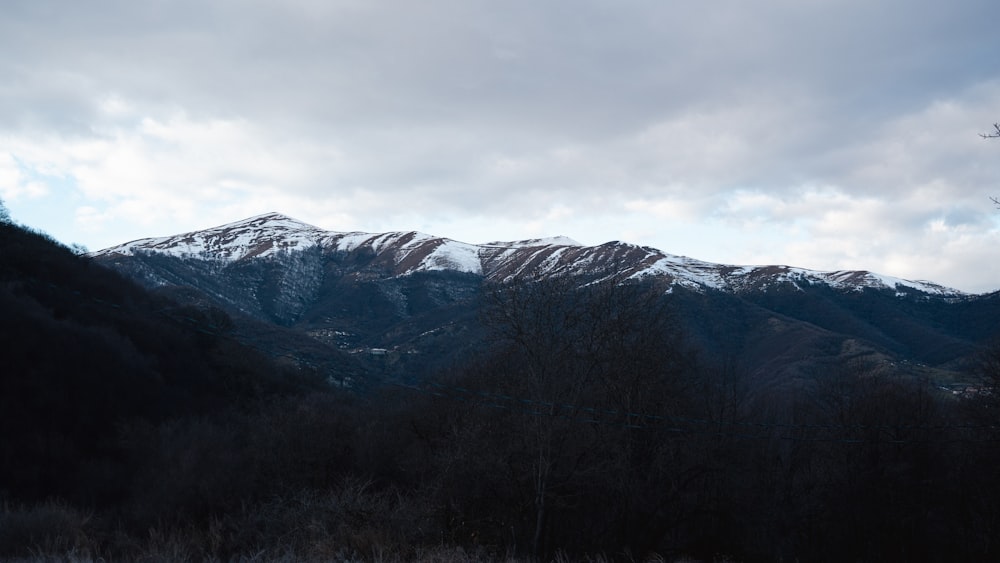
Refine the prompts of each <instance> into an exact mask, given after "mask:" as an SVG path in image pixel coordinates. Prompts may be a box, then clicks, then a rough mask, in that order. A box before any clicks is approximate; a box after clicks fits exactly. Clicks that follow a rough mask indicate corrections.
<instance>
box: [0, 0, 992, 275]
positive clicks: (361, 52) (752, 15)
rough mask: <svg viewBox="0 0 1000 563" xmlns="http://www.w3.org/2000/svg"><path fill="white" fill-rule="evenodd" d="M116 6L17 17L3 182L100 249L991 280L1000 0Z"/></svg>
mask: <svg viewBox="0 0 1000 563" xmlns="http://www.w3.org/2000/svg"><path fill="white" fill-rule="evenodd" d="M102 8H103V9H100V10H98V9H95V8H93V7H91V6H84V5H83V4H81V3H78V2H69V1H60V0H32V1H31V2H27V1H26V0H25V1H19V0H14V1H13V2H11V3H10V5H9V6H5V17H4V18H0V53H3V54H0V72H2V73H3V74H4V76H6V77H8V79H7V80H5V81H4V84H3V85H0V190H2V191H0V197H4V199H6V200H11V202H12V203H14V204H16V205H26V206H27V205H29V203H30V202H35V203H37V204H38V205H36V206H35V207H33V208H32V209H33V210H34V211H33V215H32V217H34V218H38V219H39V220H40V221H41V224H38V225H37V226H38V227H40V228H43V229H46V230H50V231H52V232H53V233H57V234H59V233H64V234H63V236H65V237H67V238H68V239H69V240H73V241H82V242H85V243H86V244H87V245H88V246H90V247H94V248H96V247H100V246H102V245H107V244H113V243H117V242H122V241H123V240H126V239H128V238H136V237H139V236H148V235H159V234H169V233H173V232H177V231H181V230H187V229H194V228H200V227H205V226H208V225H212V224H218V223H222V222H225V221H229V220H234V219H237V218H240V217H244V216H247V215H251V214H255V213H260V212H263V211H269V210H277V211H282V212H285V213H288V214H291V215H294V216H297V217H299V218H301V219H303V220H307V221H312V222H314V223H317V224H319V225H321V226H324V227H327V228H332V229H340V230H350V229H361V230H390V229H408V228H416V229H420V230H424V231H429V232H433V233H434V234H440V235H443V236H452V237H455V238H459V239H466V240H469V241H473V242H474V241H481V240H492V239H502V238H507V239H514V238H526V237H529V236H544V235H550V234H564V235H567V236H570V237H573V238H576V239H578V240H581V241H584V242H591V243H600V242H604V241H606V240H612V239H624V240H631V241H633V242H638V243H641V244H648V245H652V246H656V247H659V248H662V249H663V250H665V251H668V252H677V253H682V254H688V255H692V256H696V257H699V258H704V259H711V260H717V261H726V262H731V263H748V262H757V263H759V262H761V261H768V262H772V261H773V262H780V263H788V264H794V265H802V266H807V267H814V268H820V269H833V268H870V269H875V270H878V271H881V272H882V273H886V274H891V275H900V276H903V277H924V278H932V279H936V280H938V281H942V282H946V283H951V284H954V285H957V286H959V287H962V288H965V289H977V290H982V289H988V288H991V287H1000V271H998V270H996V269H993V268H992V266H990V264H992V263H993V262H996V261H995V260H987V257H989V256H990V253H991V252H992V251H993V249H995V248H997V246H996V242H997V241H996V229H997V217H996V215H997V212H996V211H995V210H994V209H993V207H992V205H991V204H990V202H989V199H988V197H989V196H991V195H1000V186H998V184H997V178H1000V158H997V157H998V154H1000V143H990V142H986V141H983V140H982V139H980V138H979V137H977V136H976V133H978V132H980V131H983V130H985V129H987V128H988V127H989V125H990V124H991V123H993V122H995V121H997V120H998V119H1000V115H997V114H996V111H997V110H996V108H998V107H1000V62H998V61H1000V59H998V58H997V57H996V56H995V55H996V53H997V52H998V50H1000V37H998V36H997V34H995V33H994V32H993V30H992V28H991V25H992V23H993V22H995V21H996V20H997V19H998V18H997V16H1000V6H998V5H996V4H995V2H989V1H987V0H958V1H957V2H952V3H948V4H942V3H940V2H931V1H930V0H915V1H912V0H911V1H906V2H904V1H903V0H887V1H885V2H876V3H872V2H862V1H861V0H847V1H841V2H809V3H803V2H787V1H783V0H780V1H779V0H767V1H765V2H762V3H756V4H754V5H752V6H751V5H749V4H747V3H745V2H738V1H735V0H731V1H725V2H723V3H722V4H710V3H700V4H699V3H691V4H684V5H677V4H676V3H655V2H625V3H614V4H612V3H607V2H603V1H599V0H583V1H581V2H572V3H569V2H564V1H562V0H556V1H553V2H543V3H539V2H529V1H526V0H525V1H521V0H514V1H511V2H505V3H503V4H502V5H498V4H496V3H493V2H485V1H481V0H468V1H463V2H455V1H450V0H431V1H429V2H424V3H421V4H420V5H416V4H411V3H406V2H390V3H389V4H385V3H373V2H360V1H356V0H336V1H329V2H318V1H313V0H290V1H289V2H284V3H280V4H278V3H271V2H257V1H250V2H229V1H225V2H213V3H209V4H205V3H203V2H201V3H200V2H193V1H191V0H180V1H178V2H171V3H169V5H168V4H157V3H153V4H150V3H136V2H124V1H119V0H104V1H103V3H102ZM12 163H13V164H12ZM15 200H17V201H15ZM42 203H50V204H51V205H50V207H51V209H53V210H59V212H56V211H52V212H46V211H45V210H44V209H42V207H43V206H42ZM63 207H67V208H69V209H68V211H66V210H63ZM20 209H23V210H25V211H24V212H27V210H28V207H21V208H20ZM20 209H12V212H14V214H15V215H17V212H18V211H20ZM46 221H48V222H46ZM74 229H78V232H77V231H75V230H74ZM494 231H495V232H494ZM631 237H635V240H633V239H632V238H631ZM977 261H980V262H981V263H979V264H977ZM922 269H924V270H922ZM991 279H992V280H993V281H992V282H991V281H990V280H991Z"/></svg>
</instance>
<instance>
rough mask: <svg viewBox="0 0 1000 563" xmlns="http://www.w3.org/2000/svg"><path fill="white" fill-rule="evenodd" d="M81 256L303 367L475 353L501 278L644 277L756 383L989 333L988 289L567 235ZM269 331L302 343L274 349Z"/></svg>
mask: <svg viewBox="0 0 1000 563" xmlns="http://www.w3.org/2000/svg"><path fill="white" fill-rule="evenodd" d="M91 257H92V258H93V260H95V261H96V262H98V263H100V264H103V265H105V266H108V267H110V268H112V269H115V270H117V271H119V272H121V273H122V274H124V275H126V276H128V277H131V278H132V279H134V280H136V281H138V282H140V283H141V284H143V285H145V286H147V287H150V288H158V290H159V291H163V292H166V293H168V294H170V295H171V296H172V297H173V298H175V299H178V300H180V301H181V302H182V303H185V304H187V305H190V306H194V307H204V306H215V307H221V308H223V309H225V310H226V311H228V312H229V314H231V315H232V316H233V318H234V319H236V322H235V326H236V327H237V328H236V329H234V330H235V331H236V332H235V333H236V334H237V335H238V336H239V338H241V339H242V340H244V341H245V342H248V343H250V344H251V345H254V346H257V347H259V348H261V349H266V350H271V351H272V352H273V353H274V354H275V355H276V356H281V357H282V358H289V357H291V358H296V359H298V361H300V362H302V361H309V362H313V363H315V362H316V361H315V360H314V358H319V357H322V356H323V353H322V351H321V349H322V348H323V347H327V348H328V349H329V350H331V351H332V352H333V353H335V354H341V355H343V354H345V353H347V354H354V357H355V358H364V359H366V361H370V362H375V364H376V371H377V372H379V373H383V374H389V375H392V376H399V377H403V376H405V377H419V374H422V373H423V374H426V373H431V372H433V371H434V370H435V369H437V368H438V367H441V366H445V365H448V363H449V362H451V361H453V359H454V358H456V357H459V356H460V355H461V354H466V353H475V352H474V351H473V350H471V348H474V347H475V346H481V345H483V344H482V343H483V342H485V341H486V339H485V335H484V333H483V330H484V327H483V325H482V323H481V322H480V317H479V312H480V311H481V307H482V306H483V304H484V300H483V297H484V296H485V293H484V292H485V291H486V290H487V289H488V288H489V287H490V285H491V282H504V281H509V280H514V279H527V280H545V279H549V278H553V277H558V276H566V277H571V278H573V279H575V280H578V282H579V285H580V286H581V287H582V286H585V285H588V284H592V283H594V282H598V281H602V280H607V281H611V282H615V283H628V282H630V281H643V282H646V283H648V284H649V285H651V286H653V287H656V288H657V289H658V290H660V289H662V291H663V293H664V295H667V294H669V295H670V297H669V299H670V302H671V307H672V310H673V311H674V312H675V313H676V314H677V317H678V319H679V322H680V323H681V324H682V325H684V328H685V331H686V333H687V335H688V336H689V337H690V338H691V340H693V341H695V342H697V343H698V345H699V347H700V348H702V349H703V350H705V351H706V353H707V354H708V355H710V356H712V357H729V358H738V359H739V361H740V362H742V365H745V366H746V369H748V370H750V371H751V372H753V373H756V374H759V375H760V376H761V377H762V378H766V379H767V378H785V379H786V380H790V379H789V378H791V379H794V378H799V377H809V374H810V373H813V372H816V371H817V370H818V369H819V368H818V367H817V366H821V365H829V363H830V362H837V361H841V360H843V359H844V358H845V357H850V358H852V359H856V358H859V357H867V358H876V359H877V361H880V362H883V361H887V362H895V365H914V366H915V365H933V366H947V365H951V364H950V363H949V362H956V361H959V360H960V359H961V358H964V357H965V356H966V355H968V354H970V353H972V351H974V350H975V348H976V346H977V343H978V341H977V339H979V338H982V335H984V334H992V333H993V332H995V331H997V330H1000V321H998V319H1000V293H998V294H993V295H983V296H978V295H965V294H963V293H961V292H959V291H957V290H953V289H949V288H946V287H942V286H940V285H937V284H933V283H930V282H923V281H910V280H903V279H898V278H892V277H888V276H882V275H878V274H874V273H871V272H864V271H838V272H819V271H812V270H806V269H802V268H793V267H789V266H733V265H722V264H712V263H709V262H704V261H700V260H695V259H693V258H687V257H683V256H675V255H671V254H667V253H665V252H662V251H660V250H657V249H654V248H649V247H643V246H637V245H634V244H628V243H624V242H608V243H605V244H600V245H597V246H585V245H582V244H580V243H578V242H575V241H573V240H571V239H568V238H565V237H555V238H547V239H532V240H522V241H512V242H490V243H484V244H469V243H465V242H459V241H455V240H451V239H447V238H443V237H438V236H432V235H428V234H424V233H419V232H413V231H408V232H390V233H360V232H335V231H326V230H323V229H320V228H318V227H315V226H313V225H309V224H306V223H303V222H301V221H297V220H295V219H292V218H289V217H286V216H284V215H280V214H277V213H268V214H265V215H260V216H257V217H251V218H249V219H244V220H242V221H237V222H235V223H230V224H227V225H222V226H219V227H215V228H211V229H205V230H201V231H196V232H191V233H184V234H180V235H175V236H168V237H161V238H149V239H143V240H137V241H133V242H130V243H127V244H123V245H120V246H116V247H113V248H108V249H105V250H100V251H97V252H94V253H92V254H91ZM484 282H486V283H484ZM262 327H272V328H273V330H271V329H267V330H265V329H264V328H262ZM275 330H278V331H284V332H281V334H285V335H289V334H296V335H299V336H298V337H297V338H301V342H300V343H298V344H293V342H294V341H295V338H291V339H289V338H284V337H283V339H282V340H281V342H283V344H280V345H278V344H276V340H275V338H274V336H273V335H274V334H277V333H276V332H275ZM371 351H377V352H378V353H377V354H376V353H370V352H371ZM303 358H306V359H303ZM308 358H313V359H308ZM380 370H381V371H380ZM820 371H821V370H820Z"/></svg>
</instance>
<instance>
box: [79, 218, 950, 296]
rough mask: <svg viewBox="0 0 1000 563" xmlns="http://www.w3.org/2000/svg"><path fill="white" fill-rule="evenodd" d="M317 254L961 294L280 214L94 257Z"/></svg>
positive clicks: (621, 246)
mask: <svg viewBox="0 0 1000 563" xmlns="http://www.w3.org/2000/svg"><path fill="white" fill-rule="evenodd" d="M317 247H318V249H319V250H320V251H321V252H323V253H339V254H350V253H358V254H359V255H364V256H368V257H371V258H372V259H373V260H374V261H375V262H376V263H377V264H378V265H379V266H380V267H382V268H383V269H384V270H386V271H387V272H388V275H391V276H404V275H409V274H412V273H414V272H421V271H435V270H436V271H456V272H463V273H470V274H476V275H481V276H483V277H485V278H487V279H489V280H492V281H505V280H510V279H513V278H518V277H529V278H536V277H548V276H558V275H581V276H585V277H587V278H588V279H591V280H600V279H612V280H621V281H624V280H629V279H633V280H637V279H646V278H650V277H653V278H659V279H663V280H664V281H666V282H669V283H671V284H674V285H679V286H683V287H688V288H691V289H695V290H705V289H716V290H721V291H730V292H737V293H739V292H746V291H754V290H767V289H768V288H772V287H776V286H779V285H785V286H787V285H789V284H790V285H792V286H794V287H798V288H802V287H804V286H810V285H826V286H829V287H833V288H837V289H841V290H861V289H864V288H876V289H889V290H894V291H896V292H897V294H898V295H905V294H907V293H910V292H914V291H915V292H920V293H924V294H929V295H936V296H942V297H957V296H962V295H964V294H963V293H962V292H960V291H958V290H955V289H951V288H947V287H943V286H941V285H938V284H935V283H931V282H926V281H912V280H904V279H900V278H894V277H890V276H883V275H879V274H875V273H872V272H866V271H835V272H819V271H814V270H806V269H802V268H793V267H788V266H730V265H722V264H712V263H709V262H703V261H701V260H696V259H693V258H688V257H685V256H676V255H671V254H666V253H664V252H662V251H660V250H657V249H655V248H650V247H643V246H637V245H634V244H628V243H623V242H618V241H614V242H608V243H605V244H601V245H598V246H583V245H581V244H580V243H577V242H575V241H573V240H572V239H569V238H566V237H553V238H547V239H531V240H524V241H515V242H491V243H486V244H480V245H474V244H467V243H463V242H458V241H454V240H451V239H447V238H442V237H435V236H431V235H427V234H424V233H419V232H415V231H410V232H391V233H377V234H373V233H360V232H347V233H344V232H336V231H325V230H323V229H320V228H318V227H315V226H313V225H309V224H306V223H303V222H301V221H298V220H295V219H292V218H290V217H287V216H285V215H281V214H279V213H267V214H264V215H258V216H256V217H251V218H248V219H244V220H241V221H236V222H234V223H229V224H227V225H221V226H219V227H214V228H211V229H205V230H202V231H196V232H191V233H184V234H180V235H175V236H170V237H160V238H148V239H142V240H137V241H132V242H129V243H125V244H122V245H120V246H115V247H112V248H108V249H104V250H99V251H97V252H94V253H92V254H91V256H94V257H113V256H115V255H118V256H132V255H135V254H145V253H152V254H161V255H168V256H175V257H179V258H186V259H198V260H212V261H220V262H237V261H241V260H253V259H265V258H268V257H272V256H274V255H277V254H281V253H290V252H296V251H303V250H307V249H312V248H317Z"/></svg>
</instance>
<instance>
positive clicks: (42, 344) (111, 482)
mask: <svg viewBox="0 0 1000 563" xmlns="http://www.w3.org/2000/svg"><path fill="white" fill-rule="evenodd" d="M0 312H2V314H0V342H2V343H3V360H2V369H0V373H2V375H0V432H2V440H0V494H3V495H4V496H7V497H9V498H14V499H39V498H44V497H45V496H48V495H52V494H58V495H65V496H67V497H71V498H77V497H81V498H84V499H86V500H95V499H99V498H100V497H101V495H104V494H109V495H114V494H119V493H121V491H120V490H117V489H118V486H119V485H120V484H121V483H119V482H116V479H117V478H118V477H119V476H118V475H117V474H116V472H118V471H120V470H122V465H121V464H122V463H123V460H122V459H121V454H122V452H121V450H120V448H118V445H117V443H116V441H117V439H118V437H117V432H118V431H119V430H120V427H121V426H122V425H123V424H125V423H133V422H138V421H144V422H147V423H154V424H155V423H159V422H161V421H164V420H167V419H170V418H175V417H181V416H190V415H195V414H199V413H206V412H213V411H216V410H218V409H221V408H224V407H228V406H230V405H233V404H236V403H239V402H241V401H249V400H253V399H256V398H258V397H261V396H264V395H268V394H274V393H281V392H289V391H292V390H294V389H296V388H297V387H299V386H303V385H309V384H308V382H307V379H306V378H304V377H300V374H295V373H283V374H279V373H278V370H277V369H275V368H274V366H273V365H272V364H271V363H270V362H269V360H267V359H266V358H265V357H264V356H263V355H262V354H260V353H258V352H256V351H255V350H253V349H251V348H247V347H245V346H242V345H240V344H237V343H236V341H235V340H233V339H232V338H229V337H228V336H227V334H226V333H227V328H228V327H229V326H230V325H231V323H230V321H229V317H228V315H226V314H225V313H224V312H222V311H221V310H219V309H216V308H211V307H207V308H200V309H199V308H195V307H192V306H181V305H178V304H176V303H174V302H172V301H170V300H167V299H164V298H159V297H154V296H152V295H150V294H149V293H147V292H146V291H145V290H144V289H142V288H140V287H138V286H137V285H135V284H134V283H133V282H131V281H128V280H126V279H124V278H122V277H121V276H120V275H119V274H117V273H115V272H112V271H110V270H107V269H106V268H104V267H101V266H99V265H97V264H95V263H93V262H92V261H91V260H89V259H85V258H82V257H79V256H77V255H75V254H73V253H72V252H71V251H70V250H69V249H67V248H64V247H62V246H60V245H58V244H55V243H54V242H53V241H52V240H50V239H48V238H47V237H45V236H44V235H41V234H38V233H34V232H31V231H30V230H27V229H24V228H21V227H17V226H14V225H11V224H9V223H0Z"/></svg>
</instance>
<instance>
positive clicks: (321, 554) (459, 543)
mask: <svg viewBox="0 0 1000 563" xmlns="http://www.w3.org/2000/svg"><path fill="white" fill-rule="evenodd" d="M0 229H3V231H2V232H0V245H2V246H0V257H2V260H0V308H2V311H3V315H2V316H0V337H2V339H3V342H4V343H5V344H6V345H7V350H8V351H7V352H6V355H5V365H4V369H3V370H2V375H0V432H2V440H0V495H2V497H0V503H2V504H0V559H4V560H18V559H22V560H29V561H30V560H69V561H91V560H104V561H138V560H144V561H184V560H189V561H230V560H247V561H303V560H315V561H441V562H449V561H529V560H536V561H546V560H562V561H576V560H593V561H598V560H624V561H630V560H636V561H643V560H664V561H680V560H685V559H691V560H704V561H724V560H731V561H748V562H749V561H794V560H801V561H955V560H965V561H993V560H996V559H997V556H998V551H1000V482H998V480H997V479H996V468H997V467H998V466H1000V427H998V421H997V417H998V415H997V412H998V411H1000V395H998V394H997V393H996V392H995V390H996V389H997V388H998V387H997V386H996V383H998V382H1000V354H997V353H996V351H997V350H1000V347H987V348H985V349H984V353H983V355H982V356H981V357H980V358H978V360H977V362H975V364H974V369H973V372H970V376H971V375H975V376H976V378H977V379H976V380H977V381H979V382H981V383H980V384H979V386H978V387H977V389H976V390H975V391H976V392H975V393H972V392H970V393H968V394H965V395H961V394H960V395H956V394H953V393H950V392H947V393H946V392H943V391H941V390H939V389H937V388H936V387H935V386H934V384H933V383H932V382H930V381H924V380H921V379H919V378H915V377H913V376H911V375H909V374H907V373H903V372H900V371H898V369H897V367H896V366H893V365H890V364H884V363H874V362H866V361H864V360H861V359H858V360H857V361H853V362H847V363H845V364H844V365H839V366H832V367H831V368H830V369H829V370H828V373H824V374H821V376H818V377H815V378H812V379H809V380H803V381H791V382H785V383H784V384H782V385H777V386H771V387H762V386H761V385H759V384H757V382H755V381H754V380H752V379H751V378H749V377H748V376H747V375H746V374H744V373H742V372H741V370H740V369H739V362H738V358H728V359H727V360H726V361H721V360H718V359H717V358H714V357H713V356H712V354H711V351H710V350H694V349H692V348H691V347H690V346H688V345H687V344H685V341H684V338H683V335H682V334H681V333H680V331H679V330H678V329H677V328H676V323H675V320H676V319H674V318H672V316H671V309H670V307H669V302H667V301H664V300H663V299H662V294H663V292H662V288H655V287H643V286H640V285H630V286H619V285H601V284H598V285H594V286H591V287H589V288H587V289H585V290H579V289H575V288H574V287H572V286H570V285H567V284H566V282H560V281H555V282H546V283H541V282H531V283H523V284H515V285H508V286H503V287H495V288H489V291H486V292H485V295H487V298H486V300H485V302H484V303H483V315H482V320H483V323H484V324H485V325H486V326H487V327H488V329H489V334H490V335H491V337H490V338H491V339H490V340H489V341H488V342H487V343H486V344H484V346H482V347H480V348H478V350H479V352H477V353H475V354H472V355H470V356H468V357H466V358H464V360H463V361H462V362H459V363H457V364H455V365H453V366H451V367H450V368H448V369H442V370H440V371H439V373H437V374H436V376H435V377H433V378H431V379H428V380H421V381H407V380H398V381H394V382H390V383H389V384H386V385H385V386H383V387H381V388H378V389H372V390H370V391H365V392H352V391H337V390H331V389H329V388H327V387H326V386H325V385H323V384H322V381H323V379H324V378H325V375H326V374H322V373H310V372H309V371H308V370H302V369H293V368H288V367H285V368H282V367H279V366H276V365H275V364H274V363H272V362H271V361H270V360H268V359H267V358H265V357H263V355H261V354H259V353H257V352H255V351H254V350H252V349H249V348H246V347H245V346H243V345H241V344H239V343H238V342H236V341H235V340H233V339H231V338H229V336H228V334H227V327H228V326H229V323H227V317H226V315H225V313H223V312H221V311H218V310H214V309H211V308H193V307H188V308H183V307H178V306H176V305H174V304H171V303H169V302H167V301H164V300H162V299H160V298H157V297H154V296H150V295H149V294H147V293H145V292H142V291H141V290H139V289H138V288H136V287H134V286H133V285H131V284H129V283H128V282H126V281H125V280H123V279H121V278H120V277H118V276H116V275H114V274H112V273H110V272H107V271H106V270H103V269H101V268H98V267H96V266H94V265H93V264H91V263H89V262H87V261H86V260H82V259H80V258H78V257H75V256H73V255H72V253H70V252H69V251H68V250H66V249H62V248H60V247H58V246H56V245H53V244H52V243H51V242H50V241H47V240H46V239H45V238H44V237H41V236H39V235H36V234H33V233H30V232H28V231H25V230H23V229H20V228H17V227H14V226H11V225H0Z"/></svg>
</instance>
